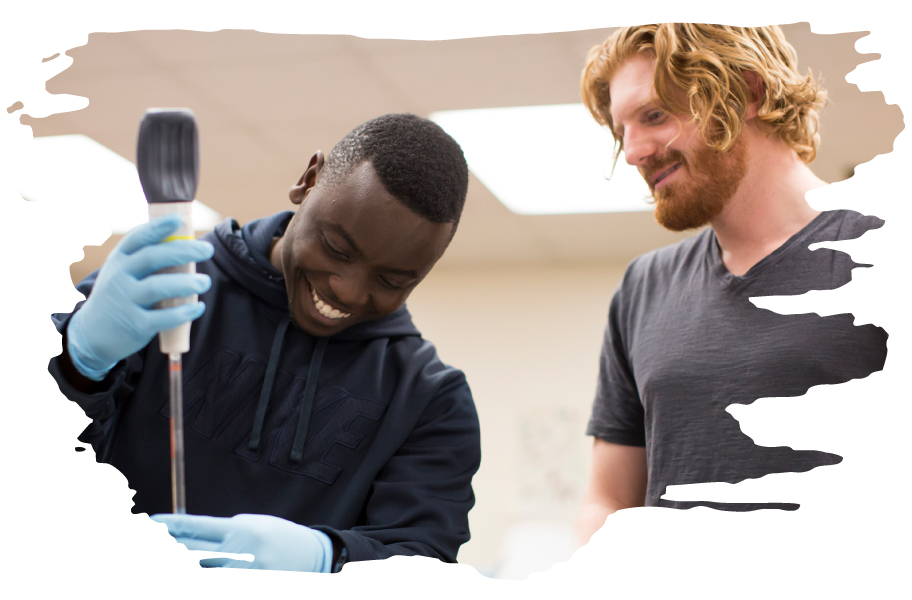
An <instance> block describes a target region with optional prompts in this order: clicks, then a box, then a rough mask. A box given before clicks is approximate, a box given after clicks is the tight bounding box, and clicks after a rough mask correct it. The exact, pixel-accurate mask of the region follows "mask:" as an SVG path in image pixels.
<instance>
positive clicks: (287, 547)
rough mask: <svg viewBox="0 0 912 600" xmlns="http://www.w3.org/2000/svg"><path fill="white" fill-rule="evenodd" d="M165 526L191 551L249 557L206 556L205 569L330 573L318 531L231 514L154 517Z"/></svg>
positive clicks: (325, 539)
mask: <svg viewBox="0 0 912 600" xmlns="http://www.w3.org/2000/svg"><path fill="white" fill-rule="evenodd" d="M152 520H153V521H157V522H159V523H164V524H165V525H167V526H168V533H170V534H171V535H172V536H174V539H176V540H177V541H178V542H180V543H181V544H183V545H184V546H186V547H187V548H189V549H190V550H207V551H210V552H232V553H235V554H253V556H254V559H253V562H249V561H246V560H235V559H230V558H223V557H218V558H204V559H202V560H200V565H202V566H204V567H229V568H235V569H268V570H272V571H307V572H311V573H329V571H330V569H331V567H332V556H333V547H332V541H331V540H330V539H329V536H328V535H326V534H325V533H323V532H322V531H317V530H315V529H311V528H310V527H305V526H304V525H298V524H297V523H292V522H291V521H286V520H285V519H280V518H279V517H272V516H269V515H235V516H233V517H231V518H222V517H204V516H198V515H173V514H161V515H153V516H152Z"/></svg>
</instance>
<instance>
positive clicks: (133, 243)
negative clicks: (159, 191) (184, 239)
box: [115, 214, 181, 255]
mask: <svg viewBox="0 0 912 600" xmlns="http://www.w3.org/2000/svg"><path fill="white" fill-rule="evenodd" d="M180 224H181V218H180V216H179V215H177V214H171V215H165V216H163V217H159V218H157V219H153V220H151V221H149V222H148V223H144V224H142V225H140V226H138V227H134V228H133V229H131V230H130V231H129V232H128V233H127V235H125V236H124V237H123V239H122V240H120V242H119V243H118V244H117V246H116V247H115V251H118V252H120V253H122V254H128V255H129V254H133V253H134V252H136V251H137V250H139V249H140V248H142V247H144V246H148V245H149V244H155V243H157V242H160V241H162V240H163V239H165V238H166V237H168V236H169V235H171V234H172V233H174V232H175V231H177V228H178V227H180Z"/></svg>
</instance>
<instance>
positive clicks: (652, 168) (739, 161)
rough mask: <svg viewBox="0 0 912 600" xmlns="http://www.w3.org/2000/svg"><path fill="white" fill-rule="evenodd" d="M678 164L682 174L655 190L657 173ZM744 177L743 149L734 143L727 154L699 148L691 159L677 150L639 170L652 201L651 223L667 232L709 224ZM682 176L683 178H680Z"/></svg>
mask: <svg viewBox="0 0 912 600" xmlns="http://www.w3.org/2000/svg"><path fill="white" fill-rule="evenodd" d="M677 162H681V163H682V166H681V167H680V168H679V169H678V170H680V171H683V172H682V173H681V174H680V175H681V176H678V177H677V178H676V179H677V181H669V182H668V183H667V184H666V185H664V186H662V187H660V188H659V189H658V191H656V190H655V188H654V186H653V184H652V183H649V182H651V181H652V179H653V178H654V177H655V175H656V174H657V173H660V172H662V171H663V170H665V169H667V168H668V167H670V166H672V165H674V164H675V163H677ZM746 173H747V147H746V145H745V144H744V141H743V139H738V140H737V141H736V142H735V144H734V145H733V146H732V147H731V149H729V150H728V151H727V152H718V151H716V150H715V149H714V148H711V147H709V146H700V148H699V149H698V150H697V151H696V152H695V153H694V155H693V156H692V157H691V158H686V157H685V156H684V154H683V153H681V152H680V151H678V150H669V151H668V153H667V154H665V155H664V156H662V157H661V158H658V159H656V160H654V161H652V162H650V163H649V164H648V165H646V166H645V167H640V174H641V175H642V176H643V178H644V179H645V180H646V181H647V183H649V189H650V190H652V193H653V198H654V199H655V219H656V221H657V222H658V223H659V225H661V226H662V227H664V228H666V229H669V230H671V231H686V230H688V229H696V228H698V227H703V226H704V225H707V224H709V223H711V222H712V221H713V220H714V219H715V218H716V217H718V216H719V215H720V214H721V213H722V210H723V209H724V208H725V207H726V205H727V204H728V201H729V200H731V198H732V196H734V195H735V192H736V191H737V190H738V186H739V185H740V184H741V181H742V180H743V179H744V175H745V174H746ZM682 176H683V177H682Z"/></svg>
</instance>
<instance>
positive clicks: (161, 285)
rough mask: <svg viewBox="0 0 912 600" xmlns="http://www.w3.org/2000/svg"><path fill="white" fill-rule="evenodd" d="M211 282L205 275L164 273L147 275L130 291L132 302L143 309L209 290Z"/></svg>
mask: <svg viewBox="0 0 912 600" xmlns="http://www.w3.org/2000/svg"><path fill="white" fill-rule="evenodd" d="M211 285H212V280H211V279H210V278H209V276H208V275H205V274H202V273H200V274H191V273H165V274H161V275H149V276H148V277H146V278H145V279H143V280H141V281H139V282H137V284H136V286H135V287H134V288H133V290H132V294H131V296H132V298H133V301H134V302H135V303H136V304H138V305H139V306H142V307H144V308H151V307H152V306H153V305H154V304H155V303H156V302H159V301H160V300H165V299H167V298H182V297H184V296H189V295H191V294H202V293H205V292H206V291H208V290H209V288H210V286H211Z"/></svg>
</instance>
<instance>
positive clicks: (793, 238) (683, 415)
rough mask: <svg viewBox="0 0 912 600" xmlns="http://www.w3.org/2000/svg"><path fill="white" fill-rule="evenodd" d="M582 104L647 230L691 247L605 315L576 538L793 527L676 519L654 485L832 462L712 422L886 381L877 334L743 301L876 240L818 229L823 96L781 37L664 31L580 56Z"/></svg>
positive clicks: (840, 218)
mask: <svg viewBox="0 0 912 600" xmlns="http://www.w3.org/2000/svg"><path fill="white" fill-rule="evenodd" d="M581 92H582V98H583V102H584V104H585V105H586V106H587V107H588V108H589V110H590V112H591V113H592V115H593V117H594V118H595V119H596V121H598V122H599V123H600V124H602V125H605V126H607V127H608V128H609V129H610V131H611V133H612V134H613V136H614V139H615V142H616V150H617V152H618V155H620V153H621V152H623V154H624V158H625V159H626V161H627V162H628V163H629V164H630V165H633V166H635V167H636V168H637V169H638V170H639V172H640V174H641V175H642V176H643V178H644V179H645V180H646V182H647V184H648V186H649V189H650V190H651V191H652V195H653V198H654V200H655V217H656V220H657V221H658V222H659V224H661V225H662V226H664V227H666V228H668V229H670V230H672V231H685V230H690V229H697V228H701V227H704V226H706V225H708V226H709V227H706V228H705V229H703V230H702V231H700V232H699V233H697V234H696V235H695V236H693V237H691V238H689V239H687V240H684V241H683V242H680V243H678V244H675V245H673V246H669V247H667V248H662V249H659V250H657V251H653V252H651V253H648V254H646V255H644V256H641V257H639V258H637V259H635V260H634V261H633V263H631V265H630V266H629V268H628V270H627V272H626V274H625V276H624V278H623V280H622V282H621V284H620V285H619V287H618V290H617V291H616V293H615V296H614V298H613V299H612V302H611V306H610V309H609V315H608V324H607V327H606V330H605V339H604V345H603V348H602V355H601V363H600V374H599V379H598V389H597V392H596V399H595V402H594V404H593V411H592V417H591V419H590V422H589V426H588V430H587V434H588V435H591V436H593V437H594V438H595V442H594V448H593V461H592V468H591V472H590V481H589V487H588V490H587V493H586V496H585V500H584V504H583V508H582V510H581V512H580V515H579V518H578V521H577V531H578V534H579V535H580V537H581V539H582V540H583V541H584V542H585V541H588V539H589V538H590V536H591V535H592V534H593V533H594V532H595V531H596V530H597V529H599V528H600V527H601V525H602V524H604V522H605V518H606V517H607V516H608V515H610V514H611V513H613V512H615V511H616V510H619V509H622V508H629V507H634V506H644V505H645V506H666V507H674V508H689V507H692V506H697V505H703V506H711V507H714V508H719V509H727V510H758V509H771V508H772V509H780V510H794V509H797V508H798V505H796V504H794V503H788V502H782V503H759V502H756V503H743V504H725V503H718V502H675V501H670V500H665V499H663V495H664V494H666V488H667V486H669V485H682V484H693V483H703V482H728V483H737V482H739V481H742V480H744V479H748V478H759V477H763V476H764V475H767V474H771V473H783V472H804V471H809V470H811V469H813V468H816V467H818V466H823V465H832V464H836V463H838V462H840V461H841V457H839V456H837V455H834V454H829V453H826V452H821V451H815V450H800V451H796V450H792V449H791V448H787V447H779V448H766V447H761V446H757V445H755V444H754V443H753V442H752V440H751V439H750V438H749V437H747V436H746V435H744V434H743V433H742V432H741V430H740V428H739V427H738V423H737V421H736V420H735V419H734V418H733V417H732V416H731V415H730V414H729V413H727V412H726V410H725V409H726V407H727V406H729V405H731V404H736V403H739V404H749V403H751V402H753V401H754V400H756V399H758V398H762V397H788V396H800V395H802V394H804V393H805V392H806V391H807V390H808V389H809V388H810V387H811V386H814V385H821V384H834V383H842V382H845V381H848V380H850V379H856V378H861V377H865V376H867V375H869V374H870V373H872V372H874V371H878V370H880V369H882V368H883V364H884V361H885V359H886V333H885V332H884V331H883V330H882V329H880V328H877V327H874V326H870V325H868V326H862V327H855V326H854V325H853V318H852V316H851V315H835V316H831V317H819V316H817V315H815V314H810V315H792V316H782V315H777V314H774V313H771V312H769V311H764V310H761V309H759V308H757V307H755V306H754V305H753V304H751V302H750V300H749V299H750V298H752V297H759V296H770V295H798V294H802V293H805V292H807V291H809V290H812V289H817V290H820V289H833V288H836V287H839V286H841V285H844V284H845V283H847V282H848V281H849V280H850V279H851V270H852V268H854V267H856V266H859V265H856V264H855V263H853V262H852V260H851V258H849V257H848V255H846V254H844V253H841V252H837V251H833V250H823V249H819V250H815V251H811V250H810V249H809V245H810V244H813V243H815V242H823V241H833V240H845V239H853V238H857V237H859V236H861V235H862V234H863V233H865V232H866V231H868V230H870V229H875V228H877V227H880V226H881V225H882V224H883V221H881V220H879V219H877V218H876V217H866V216H863V215H860V214H859V213H856V212H852V211H844V210H841V211H829V212H820V211H817V210H815V209H814V208H813V207H811V206H810V205H809V204H808V202H807V200H806V199H805V195H806V194H807V192H809V191H811V190H813V189H816V188H820V187H822V186H825V185H826V183H825V182H824V181H822V180H821V179H820V178H818V177H817V176H816V175H814V173H813V172H812V171H811V169H810V168H809V166H808V164H809V163H810V162H811V161H813V159H814V158H815V156H816V152H817V148H818V146H819V143H820V136H819V134H818V123H819V114H820V110H821V109H822V108H823V106H824V105H825V103H826V92H825V91H824V90H823V89H822V88H821V87H820V83H819V81H818V80H817V79H816V78H815V77H814V76H813V75H811V74H810V73H809V74H807V75H801V74H800V73H799V72H798V69H797V57H796V54H795V51H794V49H793V48H792V46H791V45H790V44H789V43H788V42H787V41H786V39H785V37H784V36H783V34H782V31H781V30H780V29H779V28H778V27H775V26H771V27H729V26H721V25H701V24H692V23H673V24H656V25H643V26H637V27H627V28H623V29H619V30H617V31H615V32H614V33H613V34H612V35H611V36H610V37H609V38H608V39H607V40H606V41H605V42H604V43H603V44H601V45H599V46H596V47H595V48H593V49H592V50H591V51H590V52H589V55H588V57H587V62H586V66H585V68H584V69H583V75H582V82H581Z"/></svg>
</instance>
